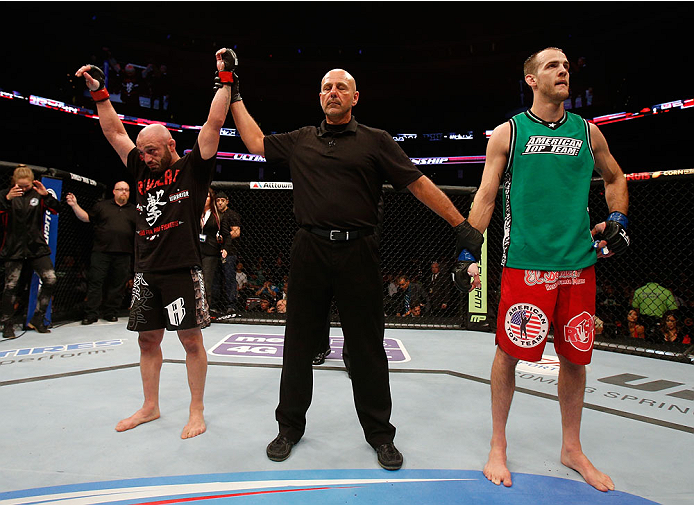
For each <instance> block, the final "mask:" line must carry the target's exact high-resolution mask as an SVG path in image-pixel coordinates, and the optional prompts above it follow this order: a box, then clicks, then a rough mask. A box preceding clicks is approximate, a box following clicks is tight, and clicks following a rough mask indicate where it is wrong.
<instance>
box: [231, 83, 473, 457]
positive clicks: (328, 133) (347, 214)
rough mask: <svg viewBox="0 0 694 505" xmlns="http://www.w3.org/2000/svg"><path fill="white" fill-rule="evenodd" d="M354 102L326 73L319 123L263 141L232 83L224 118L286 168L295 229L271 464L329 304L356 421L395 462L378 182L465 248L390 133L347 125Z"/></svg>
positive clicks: (297, 428) (296, 434)
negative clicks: (421, 208)
mask: <svg viewBox="0 0 694 505" xmlns="http://www.w3.org/2000/svg"><path fill="white" fill-rule="evenodd" d="M358 99H359V92H358V91H357V89H356V83H355V81H354V78H353V77H352V76H351V75H350V74H349V73H347V72H346V71H344V70H331V71H330V72H328V73H327V74H325V76H324V77H323V79H322V81H321V89H320V103H321V106H322V108H323V111H324V112H325V121H323V123H322V124H321V125H320V126H319V127H313V126H311V127H304V128H301V129H299V130H296V131H293V132H290V133H285V134H280V135H269V136H265V135H263V132H262V131H261V130H260V128H259V127H258V125H257V124H256V122H255V121H254V120H253V118H252V117H251V116H250V115H249V113H248V111H247V110H246V107H245V106H244V104H243V101H242V100H241V97H240V96H239V93H238V79H236V82H235V84H234V85H233V86H232V104H231V112H232V114H233V116H234V121H235V123H236V127H237V128H238V130H239V133H240V134H241V138H242V139H243V141H244V143H245V144H246V147H247V148H248V149H249V150H250V151H251V152H252V153H254V154H261V155H264V156H265V157H266V159H267V161H268V162H269V163H283V164H285V165H288V166H289V168H290V170H291V175H292V181H293V183H294V214H295V217H296V220H297V223H298V224H299V226H300V227H301V228H300V229H299V231H298V232H297V234H296V236H295V237H294V242H293V245H292V251H291V259H290V265H289V288H288V292H287V327H286V331H285V342H284V354H283V360H284V361H283V367H282V378H281V383H280V402H279V405H278V407H277V410H276V411H275V414H276V419H277V421H278V423H279V435H278V436H277V438H275V439H274V440H273V441H272V442H271V443H270V444H269V445H268V447H267V455H268V457H269V458H270V459H271V460H273V461H282V460H284V459H286V458H287V457H289V454H290V452H291V449H292V446H293V445H294V444H296V443H297V442H299V439H301V437H302V436H303V434H304V430H305V425H306V411H307V410H308V407H309V405H310V403H311V394H312V387H313V375H312V369H311V362H312V359H313V356H314V354H315V351H316V349H318V348H319V345H320V343H321V342H320V340H321V339H322V338H324V334H325V330H324V328H325V321H326V319H327V317H328V313H329V310H330V302H331V300H332V299H333V298H334V299H335V301H336V304H337V308H338V310H339V313H340V321H341V322H342V331H343V334H344V337H345V345H346V346H347V347H348V348H349V351H350V357H351V376H352V383H353V391H354V401H355V405H356V409H357V414H358V416H359V421H360V422H361V425H362V428H363V430H364V434H365V437H366V440H367V442H368V443H369V444H370V445H371V446H372V447H373V448H374V449H375V450H376V452H377V454H378V462H379V464H380V465H381V466H382V467H383V468H386V469H388V470H397V469H399V468H400V467H401V465H402V461H403V458H402V454H400V452H399V451H398V450H397V449H396V448H395V445H394V444H393V439H394V437H395V428H394V427H393V426H392V425H391V424H390V412H391V396H390V385H389V380H388V362H387V358H386V354H385V351H384V349H383V335H384V316H383V296H382V292H381V291H382V285H381V279H382V277H381V273H380V266H379V262H380V259H379V251H378V245H377V240H376V238H375V236H374V230H375V228H376V226H377V225H378V202H379V200H380V197H381V192H382V185H383V183H384V181H385V180H388V181H390V182H391V183H392V184H393V185H394V186H395V187H396V188H403V187H407V188H408V189H409V190H410V191H411V192H412V193H413V194H414V195H415V196H416V197H417V198H418V199H419V200H421V201H422V202H423V203H424V204H426V205H427V206H428V207H430V208H431V209H432V210H434V211H435V212H436V213H437V214H439V215H440V216H441V217H443V218H444V219H446V221H448V223H450V224H451V226H455V227H456V231H457V232H458V234H459V237H461V236H462V237H463V238H462V239H461V240H459V244H458V245H459V248H461V249H462V247H460V245H461V244H463V245H465V246H468V247H469V245H468V244H467V243H465V237H466V236H467V235H466V234H467V233H470V232H469V225H468V223H467V222H466V221H465V220H464V219H463V216H462V215H461V214H460V212H458V210H457V209H456V208H455V207H454V206H453V204H452V203H451V201H450V200H449V199H448V197H446V195H445V194H444V193H443V192H442V191H440V190H439V189H438V188H437V187H436V186H435V185H434V184H433V183H432V182H431V180H430V179H429V178H427V177H426V176H424V175H423V174H422V173H421V172H420V171H419V170H418V169H417V168H416V167H415V166H414V165H413V164H412V162H411V161H410V160H409V159H408V157H407V155H406V154H405V153H404V152H403V151H402V149H400V147H399V146H398V145H397V144H396V143H395V141H394V140H393V138H392V136H390V135H389V134H388V133H386V132H385V131H383V130H377V129H374V128H370V127H368V126H364V125H362V124H359V123H357V121H356V119H355V118H354V117H352V107H353V106H355V105H356V104H357V101H358ZM473 233H474V232H473ZM477 235H479V233H477ZM479 240H480V241H481V235H480V236H479ZM480 243H481V242H480ZM458 252H460V251H458ZM478 278H479V277H477V279H478ZM476 282H478V281H477V280H476Z"/></svg>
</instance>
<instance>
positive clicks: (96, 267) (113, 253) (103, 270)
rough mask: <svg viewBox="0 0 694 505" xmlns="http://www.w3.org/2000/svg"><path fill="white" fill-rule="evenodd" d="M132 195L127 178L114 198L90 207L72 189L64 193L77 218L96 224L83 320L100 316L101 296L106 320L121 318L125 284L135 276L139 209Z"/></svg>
mask: <svg viewBox="0 0 694 505" xmlns="http://www.w3.org/2000/svg"><path fill="white" fill-rule="evenodd" d="M129 199H130V186H129V185H128V183H127V182H125V181H120V182H117V183H116V184H115V186H114V187H113V198H112V199H108V200H102V201H100V202H98V203H96V205H94V206H93V207H92V208H91V209H90V210H89V211H85V210H84V209H83V208H82V207H80V205H79V204H78V203H77V199H76V198H75V195H73V194H72V193H68V194H67V195H66V196H65V200H66V201H67V204H68V205H69V206H70V207H71V208H72V211H73V212H74V213H75V216H77V219H79V220H80V221H82V222H83V223H92V225H93V226H94V243H93V245H92V254H91V261H90V264H89V274H88V276H87V279H88V284H87V286H88V288H87V289H88V291H87V304H86V308H85V311H84V319H82V324H85V325H86V324H92V323H95V322H96V321H97V320H98V318H99V307H100V306H101V302H102V300H103V314H102V317H103V318H104V319H105V320H106V321H111V322H115V321H118V310H119V309H120V306H121V302H122V301H123V294H124V292H125V285H126V283H127V282H128V279H129V278H130V277H132V275H131V274H132V272H131V265H132V258H133V253H134V252H135V251H134V249H135V246H134V244H135V220H136V217H137V212H136V209H135V206H134V205H133V204H131V203H130V202H129V201H128V200H129ZM104 284H105V285H106V297H105V299H104Z"/></svg>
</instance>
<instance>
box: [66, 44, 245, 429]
mask: <svg viewBox="0 0 694 505" xmlns="http://www.w3.org/2000/svg"><path fill="white" fill-rule="evenodd" d="M216 59H217V69H218V76H219V81H220V86H219V89H218V91H217V93H216V94H215V96H214V99H213V100H212V105H211V107H210V113H209V115H208V117H207V122H206V123H205V124H204V125H203V127H202V129H201V130H200V133H199V135H198V140H197V142H196V144H195V146H194V148H193V150H192V151H191V152H190V153H189V154H187V155H186V156H184V157H180V156H179V155H178V153H177V152H176V141H175V140H174V139H173V138H172V137H171V134H170V133H169V131H168V130H167V129H166V128H165V127H164V126H162V125H159V124H156V125H149V126H147V127H145V128H144V129H143V130H142V131H141V132H140V134H139V135H138V136H137V143H136V144H134V143H133V141H132V140H130V137H128V134H127V132H126V130H125V127H124V126H123V123H122V122H121V121H120V119H119V118H118V114H117V113H116V111H115V109H114V108H113V106H112V105H111V102H110V101H109V100H108V92H107V91H106V89H105V88H104V76H103V72H102V71H101V70H100V69H98V68H97V67H94V66H93V65H85V66H83V67H81V68H80V69H79V70H78V71H77V73H76V75H77V76H78V77H80V76H84V78H85V80H86V83H87V87H88V88H89V89H90V90H91V92H92V97H93V98H94V100H95V101H96V106H97V111H98V113H99V123H100V124H101V129H102V130H103V132H104V135H105V136H106V139H107V140H108V141H109V143H110V144H111V145H112V146H113V148H114V149H115V150H116V152H117V153H118V155H119V156H120V159H121V160H122V161H123V163H124V164H125V165H126V166H127V167H128V169H129V170H130V171H131V172H132V173H133V174H134V176H135V181H136V187H135V193H136V204H137V205H136V206H137V211H138V216H137V226H136V244H135V281H134V285H133V302H132V305H131V309H130V320H129V322H128V329H130V330H133V331H137V332H138V333H139V336H138V340H139V344H140V369H141V373H142V383H143V390H144V396H145V399H144V404H143V406H142V408H141V409H140V410H138V411H137V412H135V414H133V415H132V416H130V417H128V418H126V419H123V420H122V421H120V422H119V423H118V424H117V425H116V430H117V431H125V430H129V429H131V428H134V427H136V426H138V425H140V424H142V423H145V422H148V421H152V420H154V419H157V418H158V417H159V415H160V413H159V373H160V370H161V365H162V354H161V341H162V339H163V337H164V329H165V328H166V329H169V330H175V331H176V332H177V333H178V338H179V339H180V340H181V343H182V344H183V347H184V349H185V350H186V367H187V371H188V384H189V387H190V393H191V402H190V417H189V419H188V424H186V426H185V427H184V428H183V432H182V433H181V438H191V437H194V436H196V435H200V434H201V433H203V432H204V431H205V429H206V426H205V419H204V416H203V408H204V406H203V395H204V390H205V377H206V375H207V356H206V353H205V348H204V347H203V343H202V332H201V330H200V328H201V326H203V325H205V324H206V321H208V320H209V313H208V310H207V305H206V303H205V292H204V284H203V282H202V274H201V270H200V266H201V261H200V250H199V246H198V240H199V238H198V237H199V234H200V214H201V213H202V208H203V206H204V203H205V198H206V196H207V188H208V186H209V183H210V180H211V179H212V172H213V167H214V158H215V155H216V154H217V146H218V144H219V131H220V129H221V128H222V126H223V125H224V120H225V119H226V115H227V111H228V110H229V102H230V98H231V94H230V86H229V85H230V84H231V80H232V72H231V70H232V69H233V67H235V64H236V55H235V54H234V53H233V51H231V50H220V51H218V52H217V55H216Z"/></svg>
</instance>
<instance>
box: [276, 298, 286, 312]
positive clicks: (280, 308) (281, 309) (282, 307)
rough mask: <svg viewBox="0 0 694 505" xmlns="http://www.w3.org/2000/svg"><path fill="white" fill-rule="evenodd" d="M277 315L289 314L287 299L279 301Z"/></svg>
mask: <svg viewBox="0 0 694 505" xmlns="http://www.w3.org/2000/svg"><path fill="white" fill-rule="evenodd" d="M277 313H278V314H286V313H287V299H286V298H282V299H281V300H277Z"/></svg>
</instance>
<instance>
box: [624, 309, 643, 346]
mask: <svg viewBox="0 0 694 505" xmlns="http://www.w3.org/2000/svg"><path fill="white" fill-rule="evenodd" d="M626 330H627V332H628V335H629V337H630V338H641V339H643V338H646V328H645V326H644V325H643V323H642V322H641V319H640V317H639V311H638V309H630V310H629V312H628V313H627V324H626Z"/></svg>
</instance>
